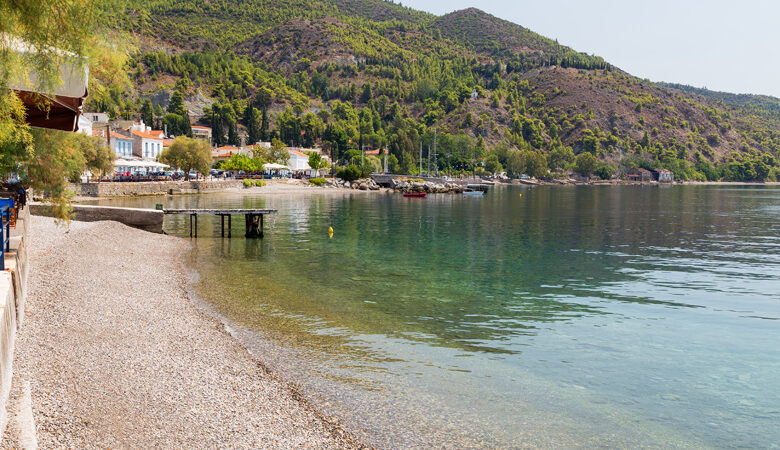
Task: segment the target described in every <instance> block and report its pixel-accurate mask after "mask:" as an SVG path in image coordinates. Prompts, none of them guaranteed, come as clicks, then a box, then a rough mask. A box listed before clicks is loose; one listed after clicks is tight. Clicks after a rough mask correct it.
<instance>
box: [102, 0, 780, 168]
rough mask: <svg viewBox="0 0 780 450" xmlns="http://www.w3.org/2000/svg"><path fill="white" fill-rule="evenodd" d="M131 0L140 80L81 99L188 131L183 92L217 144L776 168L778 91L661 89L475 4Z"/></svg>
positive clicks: (130, 25) (555, 164) (583, 163)
mask: <svg viewBox="0 0 780 450" xmlns="http://www.w3.org/2000/svg"><path fill="white" fill-rule="evenodd" d="M128 9H129V10H128V13H127V18H126V20H122V21H119V22H118V24H117V26H120V27H123V28H125V29H127V30H129V31H131V32H132V33H133V34H134V35H135V36H136V37H137V41H138V44H137V48H136V50H135V53H134V55H133V57H132V59H131V63H130V67H128V70H129V73H130V75H131V79H132V82H133V89H130V90H120V89H116V91H115V92H113V95H112V96H111V99H110V100H105V101H103V102H101V103H100V104H92V105H90V106H91V107H92V108H94V109H102V110H105V111H108V112H110V113H111V114H113V115H115V116H143V117H144V118H146V120H148V121H153V122H155V123H163V122H164V123H166V124H168V125H169V130H173V131H180V132H184V131H185V128H186V127H183V126H180V125H181V123H182V121H186V118H184V119H182V117H181V114H175V113H172V112H171V111H168V113H170V114H167V113H166V111H165V109H166V106H167V100H166V99H167V98H169V97H170V96H171V94H172V93H173V92H179V93H180V94H181V95H182V96H183V97H184V98H185V99H186V100H187V101H185V103H186V104H187V105H189V106H191V107H192V108H193V109H194V108H196V106H197V105H196V104H195V103H197V101H196V99H200V100H198V101H199V102H200V105H199V106H197V107H202V106H206V108H205V109H204V111H203V115H202V116H201V117H194V115H193V117H192V118H193V119H195V120H199V121H200V123H202V124H207V125H212V126H213V127H214V128H215V131H216V132H215V144H222V143H228V142H230V143H235V142H236V141H237V139H238V134H239V131H240V130H246V132H247V133H248V134H249V137H250V140H251V141H256V140H269V139H270V138H272V137H278V138H281V139H282V140H283V141H285V142H286V143H287V144H289V145H301V146H314V145H317V146H322V147H323V148H325V149H326V150H328V151H332V152H333V153H334V154H335V155H336V156H337V158H338V159H340V160H341V161H343V162H348V161H349V160H351V159H354V156H355V155H357V154H359V152H358V149H359V148H361V146H364V145H365V146H369V147H373V148H376V147H384V146H387V147H388V148H389V149H390V152H391V155H392V156H391V158H390V159H391V166H392V169H393V170H394V171H397V172H404V173H414V172H415V171H416V170H417V169H416V168H417V167H418V164H417V163H418V158H419V151H420V146H422V147H423V148H424V149H425V151H424V152H423V157H424V158H427V156H426V154H425V152H426V151H427V148H428V146H430V145H432V144H433V135H434V131H435V132H436V134H437V144H438V145H437V148H438V151H439V154H440V157H439V159H438V163H439V166H440V167H441V169H443V170H449V171H473V170H477V171H489V172H501V171H507V172H508V173H510V174H512V175H519V174H521V173H529V174H532V175H537V176H555V175H556V174H559V173H562V172H564V171H565V170H568V169H575V170H579V171H580V172H583V173H589V172H596V173H598V174H599V175H601V176H603V177H609V176H610V174H612V173H616V172H625V171H626V170H628V169H630V168H633V167H637V166H641V167H645V168H655V167H665V168H668V169H670V170H672V171H674V172H675V175H676V177H677V178H678V179H702V180H703V179H728V180H762V179H772V178H774V177H775V176H776V172H777V165H778V163H777V161H778V157H779V156H780V120H779V119H780V117H779V116H780V114H779V113H778V109H777V106H778V100H777V99H772V98H765V97H755V96H751V98H748V99H741V98H740V97H739V96H735V98H731V97H729V95H730V94H723V95H721V96H718V95H713V94H711V93H710V94H709V95H708V94H707V93H704V92H700V91H697V90H694V89H689V88H685V87H682V86H672V85H660V84H654V83H651V82H649V81H646V80H641V79H638V78H635V77H633V76H631V75H629V74H626V73H624V72H622V71H621V70H619V69H617V68H615V67H613V66H611V65H610V64H609V63H608V62H606V61H604V60H603V59H602V58H599V57H597V56H592V55H587V54H583V53H578V52H576V51H575V50H573V49H571V48H568V47H565V46H563V45H560V44H559V43H558V42H556V41H555V40H553V39H548V38H546V37H543V36H540V35H538V34H536V33H534V32H532V31H531V30H529V29H527V28H524V27H521V26H520V25H516V24H513V23H510V22H507V21H505V20H502V19H499V18H496V17H493V16H491V15H489V14H486V13H484V12H482V11H479V10H477V9H473V8H472V9H467V10H463V11H457V12H454V13H451V14H448V15H445V16H442V17H437V16H434V15H431V14H427V13H423V12H419V11H414V10H412V9H409V8H405V7H402V6H400V5H396V4H393V3H390V2H385V1H382V0H320V1H312V0H290V1H284V2H269V1H263V0H239V1H232V0H210V1H195V0H173V1H170V0H134V1H132V2H130V5H129V7H128ZM527 25H532V24H527ZM197 94H201V95H197ZM203 97H205V102H204V101H203ZM150 99H151V100H153V101H154V103H155V104H154V105H152V103H151V102H150V101H149V100H150ZM188 102H189V103H188ZM179 109H181V108H179ZM178 112H181V111H178ZM171 114H173V116H171ZM185 116H186V114H185ZM583 153H588V154H590V155H593V156H595V157H596V158H597V159H598V162H596V163H593V162H592V161H590V160H589V157H586V156H587V155H586V156H579V157H578V155H581V154H583ZM376 162H377V161H372V163H373V164H376ZM548 170H549V171H550V174H551V175H548Z"/></svg>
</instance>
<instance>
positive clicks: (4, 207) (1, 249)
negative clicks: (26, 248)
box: [0, 198, 14, 271]
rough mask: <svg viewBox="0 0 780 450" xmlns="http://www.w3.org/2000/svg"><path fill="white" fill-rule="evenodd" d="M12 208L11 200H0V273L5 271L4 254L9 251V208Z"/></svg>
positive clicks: (12, 202)
mask: <svg viewBox="0 0 780 450" xmlns="http://www.w3.org/2000/svg"><path fill="white" fill-rule="evenodd" d="M13 207H14V200H13V199H9V198H2V199H0V271H2V270H5V252H7V251H10V250H11V208H13Z"/></svg>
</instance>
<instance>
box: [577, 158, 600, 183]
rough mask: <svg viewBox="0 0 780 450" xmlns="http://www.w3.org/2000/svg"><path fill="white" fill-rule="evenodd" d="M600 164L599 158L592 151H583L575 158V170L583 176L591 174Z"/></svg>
mask: <svg viewBox="0 0 780 450" xmlns="http://www.w3.org/2000/svg"><path fill="white" fill-rule="evenodd" d="M597 166H598V160H597V159H596V157H595V156H593V154H592V153H588V152H583V153H580V154H579V155H577V158H575V160H574V170H575V172H577V173H579V174H580V175H582V176H584V177H585V176H589V175H590V174H591V173H593V171H595V170H596V168H597Z"/></svg>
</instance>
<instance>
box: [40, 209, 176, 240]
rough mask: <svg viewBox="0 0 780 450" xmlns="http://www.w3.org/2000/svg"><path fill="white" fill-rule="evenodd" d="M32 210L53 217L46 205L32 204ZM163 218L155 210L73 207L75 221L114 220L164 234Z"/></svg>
mask: <svg viewBox="0 0 780 450" xmlns="http://www.w3.org/2000/svg"><path fill="white" fill-rule="evenodd" d="M30 210H31V213H32V214H34V215H36V216H51V215H52V212H51V207H50V206H49V205H47V204H45V203H31V204H30ZM163 218H164V214H163V212H162V211H158V210H155V209H140V208H121V207H116V206H96V205H73V220H78V221H79V222H98V221H101V220H112V221H114V222H119V223H123V224H125V225H127V226H130V227H133V228H138V229H141V230H144V231H149V232H152V233H162V231H163Z"/></svg>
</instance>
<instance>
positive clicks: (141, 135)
mask: <svg viewBox="0 0 780 450" xmlns="http://www.w3.org/2000/svg"><path fill="white" fill-rule="evenodd" d="M130 136H131V137H132V138H133V154H134V155H136V156H138V157H141V158H144V159H157V157H158V156H159V155H160V153H162V145H163V139H162V137H160V136H159V135H155V134H150V133H149V132H145V131H138V130H131V131H130Z"/></svg>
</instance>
